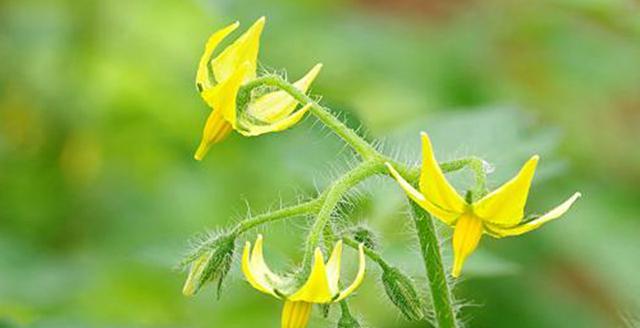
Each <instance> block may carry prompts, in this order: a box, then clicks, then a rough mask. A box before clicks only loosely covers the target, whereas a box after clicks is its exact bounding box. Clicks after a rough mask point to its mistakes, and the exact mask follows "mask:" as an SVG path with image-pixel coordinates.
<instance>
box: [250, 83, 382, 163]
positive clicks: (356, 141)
mask: <svg viewBox="0 0 640 328" xmlns="http://www.w3.org/2000/svg"><path fill="white" fill-rule="evenodd" d="M261 85H269V86H274V87H277V88H279V89H281V90H283V91H285V92H287V93H288V94H289V95H290V96H291V97H293V98H294V99H295V100H297V101H298V102H299V103H301V104H302V105H308V104H310V105H311V112H312V113H313V115H315V116H316V117H317V118H318V119H319V120H320V121H322V123H324V124H325V125H326V126H327V127H328V128H330V129H331V130H332V131H333V132H334V133H335V134H337V135H338V136H339V137H340V138H342V139H343V140H344V141H345V142H346V143H348V144H349V145H350V146H351V147H353V149H354V150H355V151H356V152H357V153H358V154H359V155H360V156H361V157H362V158H363V159H365V160H370V159H374V158H378V157H379V156H380V154H379V153H378V152H377V151H376V150H375V148H373V146H371V145H370V144H369V143H368V142H367V141H366V140H364V139H363V138H362V137H361V136H360V135H358V134H357V133H356V132H355V131H353V130H352V129H350V128H349V127H347V126H346V125H345V124H344V123H342V121H340V120H339V119H337V118H336V117H335V116H334V115H333V114H331V111H330V110H329V109H327V108H325V107H323V106H321V105H320V104H318V103H317V102H315V101H314V100H313V99H311V98H310V97H309V96H307V95H306V94H305V93H304V92H302V91H300V90H298V89H297V88H296V87H295V86H294V85H292V84H291V83H289V82H287V81H285V80H284V79H282V78H281V77H279V76H277V75H267V76H263V77H260V78H257V79H255V80H253V81H251V82H249V83H247V84H245V85H244V86H242V90H241V91H240V92H239V93H245V92H250V91H251V90H252V89H254V88H256V87H258V86H261Z"/></svg>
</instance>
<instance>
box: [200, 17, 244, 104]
mask: <svg viewBox="0 0 640 328" xmlns="http://www.w3.org/2000/svg"><path fill="white" fill-rule="evenodd" d="M239 25H240V23H238V22H235V23H233V24H230V25H228V26H226V27H225V28H222V29H220V30H218V31H216V32H214V33H213V34H212V35H211V36H210V37H209V40H207V44H206V45H205V47H204V53H203V54H202V57H201V58H200V63H199V64H198V72H197V74H196V86H197V87H198V90H199V91H200V92H202V91H203V90H205V89H209V88H211V87H212V86H213V85H214V84H215V82H214V81H211V78H210V77H209V67H208V65H209V62H210V61H211V56H212V55H213V52H214V51H215V50H216V47H217V46H218V44H220V42H221V41H222V40H223V39H224V38H226V37H227V35H229V33H231V32H233V31H234V30H235V29H236V28H238V26H239Z"/></svg>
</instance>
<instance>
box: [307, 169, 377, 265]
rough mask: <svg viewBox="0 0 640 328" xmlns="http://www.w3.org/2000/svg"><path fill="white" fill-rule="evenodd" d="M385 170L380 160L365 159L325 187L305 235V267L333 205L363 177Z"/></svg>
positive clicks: (309, 260) (331, 212) (333, 207)
mask: <svg viewBox="0 0 640 328" xmlns="http://www.w3.org/2000/svg"><path fill="white" fill-rule="evenodd" d="M385 170H386V168H385V167H384V164H383V163H382V162H379V161H366V162H363V163H361V164H360V165H358V166H356V167H355V168H353V169H352V170H351V171H349V172H347V173H346V174H345V175H343V176H342V177H341V178H340V179H338V180H336V181H334V182H333V184H332V185H331V187H329V189H327V192H326V196H325V198H324V200H323V203H322V206H321V207H320V210H319V211H318V215H317V217H316V220H315V222H314V223H313V226H311V229H310V231H309V236H308V237H307V248H306V251H305V261H304V263H305V264H307V265H305V267H309V266H310V264H311V259H312V255H313V251H314V250H315V248H316V247H318V244H319V241H320V237H321V234H322V233H323V231H324V228H325V226H326V225H327V223H328V222H329V220H330V219H331V215H332V214H333V211H334V209H335V207H336V206H337V205H338V203H339V202H340V200H341V199H342V198H343V197H344V195H345V194H346V193H347V192H348V191H349V190H350V189H351V188H353V187H354V186H355V185H357V184H358V183H360V182H361V181H363V180H364V179H366V178H368V177H370V176H372V175H374V174H378V173H380V172H384V171H385Z"/></svg>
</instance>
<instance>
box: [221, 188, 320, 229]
mask: <svg viewBox="0 0 640 328" xmlns="http://www.w3.org/2000/svg"><path fill="white" fill-rule="evenodd" d="M323 197H324V195H320V196H319V197H318V198H314V199H312V200H310V201H307V202H303V203H300V204H297V205H293V206H289V207H285V208H281V209H279V210H276V211H273V212H269V213H265V214H260V215H257V216H254V217H252V218H249V219H245V220H243V221H241V222H240V223H238V224H237V225H236V226H235V227H234V228H233V230H232V231H231V233H234V234H236V235H240V234H242V233H244V232H246V231H248V230H250V229H252V228H255V227H257V226H259V225H262V224H265V223H268V222H272V221H276V220H280V219H286V218H290V217H294V216H302V215H309V214H313V213H315V212H317V211H318V206H319V204H320V202H321V201H322V198H323Z"/></svg>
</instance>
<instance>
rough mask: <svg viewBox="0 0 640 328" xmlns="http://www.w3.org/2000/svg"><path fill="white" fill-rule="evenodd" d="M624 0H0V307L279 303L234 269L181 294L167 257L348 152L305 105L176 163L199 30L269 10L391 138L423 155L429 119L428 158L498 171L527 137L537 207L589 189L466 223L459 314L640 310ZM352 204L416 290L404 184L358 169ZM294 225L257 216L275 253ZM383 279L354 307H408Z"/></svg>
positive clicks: (278, 46)
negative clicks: (294, 122) (469, 234)
mask: <svg viewBox="0 0 640 328" xmlns="http://www.w3.org/2000/svg"><path fill="white" fill-rule="evenodd" d="M639 13H640V3H638V2H637V1H633V0H557V1H553V0H541V1H507V0H489V1H469V0H459V1H447V0H307V1H296V0H269V1H266V0H265V1H249V0H225V1H209V0H192V1H168V0H138V1H129V0H110V1H98V0H76V1H73V0H36V1H34V0H4V1H0V327H3V328H4V327H65V328H67V327H277V326H278V325H279V323H278V321H279V315H280V306H281V304H280V303H279V302H278V301H276V300H274V299H271V298H269V297H267V296H264V295H262V294H259V293H257V292H256V291H254V290H253V289H251V288H250V287H249V286H248V284H246V283H245V282H244V281H243V279H242V277H241V275H240V273H239V271H238V269H237V265H236V266H234V269H233V271H232V274H231V277H230V279H228V281H227V284H226V285H225V288H224V294H223V295H222V299H221V300H220V301H216V300H215V296H214V292H213V290H212V289H213V288H207V290H205V291H204V292H203V293H200V294H199V295H197V297H195V298H192V299H186V298H184V297H183V296H182V295H181V293H180V291H181V285H182V282H183V279H184V274H182V273H180V272H177V271H175V270H174V266H175V264H176V263H177V262H178V261H179V259H180V257H181V255H182V254H183V252H184V250H185V249H186V246H187V240H188V239H189V238H190V237H192V236H193V235H194V234H197V233H201V232H204V231H205V230H206V229H215V228H218V227H221V226H224V225H227V224H231V223H232V222H236V220H238V219H239V218H241V217H243V216H244V215H245V214H246V212H247V203H249V204H251V205H250V210H251V212H252V213H260V212H263V211H266V210H268V209H269V208H270V207H274V206H278V204H279V202H280V201H282V202H284V203H292V202H294V201H295V199H296V197H297V195H299V194H304V195H313V193H314V192H315V190H316V189H317V188H322V187H323V186H325V185H326V184H327V182H328V181H330V180H331V178H332V177H335V176H337V175H338V174H339V173H340V172H342V171H343V170H344V169H345V168H346V167H347V166H348V164H349V163H350V161H351V156H350V154H349V152H348V151H346V150H345V147H344V146H343V145H342V144H340V143H339V142H338V141H337V140H336V139H335V138H334V137H333V136H332V135H331V134H330V133H329V132H328V131H327V130H325V129H322V128H321V127H320V126H319V124H314V122H315V120H314V119H313V118H308V119H306V120H305V121H304V122H303V123H302V124H300V125H299V126H297V127H295V128H294V129H292V130H289V131H286V132H283V133H278V134H272V135H266V136H263V137H260V138H251V139H249V138H241V137H239V136H237V135H233V136H232V137H230V138H229V139H228V140H226V141H225V142H224V143H222V144H219V145H217V146H215V147H214V148H213V149H212V151H211V152H210V153H209V155H208V157H207V158H206V159H205V160H204V161H203V162H202V163H197V162H195V161H194V160H193V159H192V155H193V151H194V150H195V147H196V146H197V143H198V141H199V138H200V133H201V128H202V126H203V124H204V121H205V118H206V116H207V114H208V112H209V109H208V108H207V107H206V105H205V104H204V103H203V102H202V101H201V100H200V98H199V96H198V94H197V92H196V90H195V87H194V76H195V68H196V65H197V62H198V59H199V57H200V55H201V52H202V49H203V46H204V42H205V40H206V39H207V37H208V35H209V34H210V33H211V32H213V31H214V30H216V29H218V28H220V27H222V26H225V25H226V24H228V23H230V22H232V21H234V20H236V19H237V20H240V21H241V22H242V24H243V25H242V29H244V28H246V27H247V26H249V25H250V24H251V23H252V22H253V21H254V20H255V19H256V18H258V17H260V16H262V15H265V16H267V17H268V21H267V28H266V29H265V33H264V34H263V38H262V40H263V43H262V48H261V59H260V60H261V64H262V65H263V67H265V68H267V69H270V70H271V69H275V70H284V69H286V71H287V73H288V75H289V76H290V77H292V78H297V77H298V76H301V75H302V74H303V73H304V72H305V71H306V70H307V69H308V68H310V67H311V66H312V65H313V64H315V63H317V62H322V63H324V64H325V66H324V70H323V72H322V73H321V75H320V76H319V78H318V79H317V82H316V83H315V84H314V87H313V92H314V93H316V94H318V95H322V97H323V103H325V104H326V105H328V106H331V107H333V108H336V109H339V110H340V111H341V113H342V114H343V116H342V117H343V118H344V119H345V120H346V121H347V122H348V123H349V124H350V125H352V126H354V127H357V126H360V125H364V126H365V127H366V133H367V137H368V138H370V139H371V140H373V139H378V140H382V141H383V142H384V147H385V149H386V150H387V152H388V153H389V154H392V155H394V156H398V157H399V158H403V159H407V160H418V159H419V148H418V142H419V140H418V139H419V138H418V131H420V130H425V131H428V132H429V133H430V134H431V135H432V137H433V139H434V143H435V147H436V150H437V153H438V157H439V158H440V159H442V160H446V159H453V158H456V157H458V156H464V155H469V154H476V155H479V156H483V157H485V158H486V159H487V160H488V161H490V162H491V163H492V164H493V165H494V166H495V167H496V172H495V173H494V174H492V175H491V176H490V181H491V186H496V185H498V184H499V183H501V182H504V181H505V180H506V179H507V178H508V177H510V176H511V175H513V174H514V173H515V172H516V171H517V169H518V167H519V166H520V165H521V164H522V163H523V162H524V161H525V160H526V159H527V158H528V157H529V156H530V155H531V154H533V153H540V154H541V155H542V161H541V165H540V170H539V172H538V174H537V176H536V180H535V183H534V186H533V190H532V193H531V197H530V203H529V205H528V208H529V210H530V211H532V212H538V213H539V212H543V211H544V210H547V209H549V208H551V207H553V206H554V205H556V204H558V203H559V202H561V201H562V200H564V199H565V198H566V197H568V196H569V195H570V194H571V193H573V192H574V191H577V190H579V191H582V192H583V194H584V196H583V198H582V199H581V200H580V201H579V202H578V203H577V204H576V206H575V207H574V208H573V209H572V210H571V211H570V212H569V213H568V214H567V215H566V217H565V218H563V219H561V220H559V221H557V222H554V223H552V224H549V225H547V226H545V227H544V228H543V229H541V230H539V231H536V232H535V233H531V234H528V235H526V236H523V237H519V238H512V239H504V240H500V241H496V240H492V239H491V238H484V239H483V241H482V246H481V250H480V251H478V252H477V253H476V254H474V256H473V257H472V258H471V260H470V261H469V262H468V264H467V267H466V268H465V269H466V272H465V276H464V279H463V282H462V283H460V284H459V287H458V289H457V291H456V293H457V295H458V297H459V298H460V299H463V300H466V301H467V304H468V305H469V306H468V307H465V308H464V309H463V312H462V313H463V318H464V319H465V321H466V322H468V325H469V326H471V327H514V326H518V327H616V326H623V325H625V323H624V322H625V320H626V321H633V319H632V318H633V317H634V315H635V316H637V313H638V307H639V306H640V278H638V272H639V269H640V255H639V254H640V238H639V237H638V236H639V235H640V147H638V145H640V16H639V15H640V14H639ZM236 35H237V34H236ZM336 154H337V155H336ZM455 178H456V183H460V185H459V186H463V184H464V183H465V182H466V180H468V177H467V176H466V175H465V174H456V177H455ZM354 203H356V208H355V209H354V210H353V211H352V215H350V217H349V218H348V220H351V221H353V222H359V221H366V222H368V223H369V224H370V225H371V226H372V227H374V228H376V229H378V230H379V231H380V236H381V243H382V245H383V247H384V249H385V251H384V253H385V255H386V256H387V258H388V259H389V261H390V262H392V263H394V264H396V265H398V266H400V267H402V268H403V269H405V270H407V271H409V272H410V273H411V274H412V275H414V276H415V277H416V279H418V280H419V283H420V286H421V287H426V285H425V283H424V281H423V280H420V278H419V277H420V276H421V275H422V268H421V266H420V264H419V262H418V261H416V256H417V253H416V246H415V243H414V240H413V237H412V235H411V230H410V224H409V221H408V220H407V219H406V217H405V215H404V214H405V212H406V208H405V207H403V199H402V194H401V192H400V190H399V189H398V188H397V187H396V186H395V185H394V184H393V183H392V182H390V180H388V179H373V180H372V181H371V182H368V183H367V184H365V185H364V186H363V187H362V188H361V193H360V196H359V197H358V198H357V199H356V201H354ZM305 226H306V223H305V222H304V221H303V220H300V219H298V220H292V221H288V222H286V223H281V224H278V225H275V226H273V227H270V228H268V229H266V230H262V231H263V232H267V233H268V234H267V237H266V238H267V241H266V243H267V244H266V247H267V251H266V252H267V254H266V256H267V257H268V260H269V261H270V262H272V263H273V266H274V267H277V268H279V269H280V270H283V269H285V268H286V267H287V266H286V265H287V264H291V263H296V261H299V260H300V257H301V251H300V250H301V242H302V239H301V235H303V229H304V228H305ZM442 231H443V232H444V234H445V235H446V234H448V233H450V232H449V229H446V228H443V229H442ZM246 237H247V238H251V239H252V238H253V235H252V234H249V235H247V236H246ZM447 245H448V244H447ZM447 247H448V246H447ZM349 256H353V255H352V253H350V254H349ZM379 275H380V273H379V271H378V270H377V268H375V267H374V266H373V265H371V266H369V274H368V276H367V279H366V280H365V283H364V285H363V287H362V288H361V289H360V291H359V297H354V298H353V302H352V304H353V309H354V311H356V312H357V313H358V315H359V316H361V318H362V319H363V322H366V323H367V324H368V325H369V326H372V327H423V326H424V323H409V322H406V321H404V320H403V319H402V317H401V315H400V314H399V313H398V312H397V311H395V309H394V308H393V306H391V303H390V302H389V301H388V300H386V299H385V297H384V296H383V294H384V293H383V289H382V287H380V285H379V284H378V278H379ZM347 278H348V277H347ZM318 312H319V311H315V315H314V319H312V324H311V326H312V327H326V326H335V321H336V313H337V312H338V311H337V309H334V310H333V311H332V315H331V316H330V318H329V319H328V320H325V319H322V318H320V316H319V315H318ZM630 318H631V319H630ZM627 325H633V322H631V323H627Z"/></svg>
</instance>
